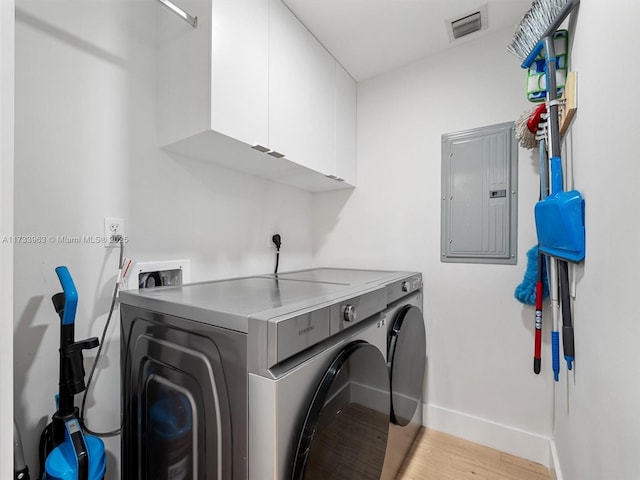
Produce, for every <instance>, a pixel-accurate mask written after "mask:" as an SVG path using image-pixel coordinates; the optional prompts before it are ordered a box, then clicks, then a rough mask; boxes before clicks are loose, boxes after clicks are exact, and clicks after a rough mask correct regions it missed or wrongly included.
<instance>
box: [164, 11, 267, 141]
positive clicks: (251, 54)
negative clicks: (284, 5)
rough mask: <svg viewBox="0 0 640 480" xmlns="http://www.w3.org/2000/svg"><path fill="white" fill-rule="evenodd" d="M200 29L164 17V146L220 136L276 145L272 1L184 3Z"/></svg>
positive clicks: (172, 17)
mask: <svg viewBox="0 0 640 480" xmlns="http://www.w3.org/2000/svg"><path fill="white" fill-rule="evenodd" d="M176 2H177V3H179V5H180V7H181V8H183V9H184V10H186V11H188V12H189V13H191V14H192V15H194V16H197V17H198V27H197V28H193V27H191V26H189V25H188V24H187V23H186V22H183V21H181V20H180V18H178V17H177V16H175V15H174V14H173V13H172V12H170V11H169V10H168V9H165V8H161V9H160V11H159V24H158V35H159V58H158V95H159V106H158V108H159V116H160V122H159V128H158V136H159V140H160V143H161V144H162V145H167V144H171V143H173V142H176V141H178V140H183V139H184V138H187V137H190V136H192V135H195V134H201V133H204V132H208V131H210V130H214V131H216V132H219V133H222V134H224V135H226V136H229V137H232V138H235V139H237V140H240V141H242V142H245V143H247V144H250V145H255V144H263V143H267V142H268V105H269V104H268V81H269V79H268V72H269V70H268V68H269V63H268V62H269V48H268V45H269V2H268V1H264V0H205V1H203V0H176Z"/></svg>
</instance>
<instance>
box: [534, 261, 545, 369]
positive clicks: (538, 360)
mask: <svg viewBox="0 0 640 480" xmlns="http://www.w3.org/2000/svg"><path fill="white" fill-rule="evenodd" d="M542 262H544V256H543V254H542V252H540V251H539V250H538V280H537V282H536V331H535V337H534V348H533V372H534V373H535V374H536V375H537V374H539V373H540V367H541V364H542V355H541V350H542V294H543V293H542Z"/></svg>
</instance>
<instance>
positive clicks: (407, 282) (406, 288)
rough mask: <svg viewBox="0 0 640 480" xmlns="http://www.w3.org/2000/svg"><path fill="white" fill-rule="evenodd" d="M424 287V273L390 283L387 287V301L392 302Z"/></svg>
mask: <svg viewBox="0 0 640 480" xmlns="http://www.w3.org/2000/svg"><path fill="white" fill-rule="evenodd" d="M421 288H422V275H421V274H415V275H411V276H410V277H407V278H404V279H402V280H399V281H397V282H394V283H392V284H390V285H389V286H388V287H387V302H388V303H392V302H395V301H396V300H398V299H400V298H402V297H404V296H406V295H407V294H409V293H412V292H415V291H417V290H420V289H421Z"/></svg>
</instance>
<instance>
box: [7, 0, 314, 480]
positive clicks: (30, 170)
mask: <svg viewBox="0 0 640 480" xmlns="http://www.w3.org/2000/svg"><path fill="white" fill-rule="evenodd" d="M17 3H18V4H17V16H16V49H17V51H16V75H17V82H16V84H17V89H16V172H15V222H16V224H15V230H16V233H18V234H23V235H44V236H45V237H47V236H49V235H54V236H55V235H71V236H74V235H101V234H102V232H103V218H104V217H105V216H116V217H123V218H124V219H125V227H126V231H127V232H128V234H129V238H130V242H129V244H128V245H127V247H126V255H127V256H128V257H130V258H133V259H135V260H140V261H147V260H165V259H178V258H190V259H191V262H192V263H191V265H192V280H194V281H197V280H203V279H208V278H221V277H229V276H240V275H248V274H254V273H265V272H270V271H272V269H273V266H274V260H275V258H274V250H273V246H272V244H271V235H272V234H273V233H275V232H276V231H278V232H279V233H280V234H281V235H282V237H283V247H282V253H281V260H280V268H281V269H282V270H285V269H296V268H305V267H309V266H310V265H311V254H312V237H311V234H312V231H311V222H312V196H311V194H309V193H306V192H302V191H300V190H297V189H293V188H289V187H285V186H281V185H279V184H275V183H271V182H267V181H264V180H260V179H258V178H255V177H249V176H246V175H243V174H238V173H235V172H231V171H228V170H224V169H220V168H217V167H215V166H213V165H211V164H207V163H201V162H197V161H192V160H188V159H180V158H174V157H171V156H169V155H168V154H166V153H165V152H164V151H162V150H160V149H159V148H157V146H156V145H157V143H156V138H155V116H154V115H155V113H154V112H155V110H156V105H155V85H156V75H155V51H156V48H155V44H154V39H155V33H156V32H155V28H156V27H155V26H156V13H157V9H159V8H162V7H161V6H160V5H159V4H158V3H157V2H152V1H144V2H142V1H124V2H120V1H116V2H114V1H91V2H78V1H56V2H48V1H26V0H24V1H23V0H20V1H18V2H17ZM176 21H180V20H179V19H177V18H176ZM57 265H67V266H68V267H69V269H70V271H71V274H72V276H73V278H74V280H75V283H76V286H77V288H78V291H79V295H80V303H79V308H78V315H77V327H76V337H77V338H78V339H82V338H86V337H89V336H99V334H100V332H101V329H102V327H103V325H104V322H105V320H106V313H107V310H108V307H109V302H110V295H111V293H112V290H113V282H114V280H115V274H116V269H117V251H116V250H115V249H114V250H107V249H105V248H104V247H103V246H101V245H91V244H80V245H78V244H62V243H52V242H50V241H49V242H47V243H46V244H44V245H20V246H17V247H16V249H15V278H14V281H15V336H14V339H15V343H14V346H15V355H14V361H15V392H14V398H15V415H16V418H17V419H18V420H19V421H20V422H21V425H23V429H24V432H23V439H24V442H25V448H27V455H28V458H27V460H28V462H29V464H30V466H31V469H32V471H35V469H37V466H38V465H37V461H36V445H37V440H38V436H39V434H40V431H41V429H42V428H43V427H44V425H45V423H46V422H47V421H48V417H50V415H51V414H52V413H53V411H54V404H53V394H54V393H55V392H56V390H57V375H58V371H57V358H58V353H57V348H58V324H59V321H58V320H57V317H56V315H55V313H54V311H53V308H52V306H51V301H50V297H51V295H52V294H53V293H55V292H57V291H59V290H60V287H59V283H58V280H57V278H56V277H55V273H54V268H55V267H56V266H57ZM117 315H118V314H117V312H116V317H115V319H114V323H113V324H112V327H111V330H110V333H109V335H108V339H109V340H108V345H107V346H106V348H107V350H106V355H105V357H104V358H103V359H102V360H101V362H100V367H99V375H98V377H97V384H96V385H95V390H93V392H92V394H91V396H90V408H89V410H88V421H89V426H90V427H91V428H94V429H98V430H105V429H112V428H115V427H117V426H118V424H119V422H120V417H119V410H120V409H119V406H120V388H119V385H120V384H119V327H118V324H119V320H118V316H117ZM87 357H88V358H89V359H91V360H92V359H93V353H89V354H88V355H87ZM79 400H80V399H78V402H79ZM106 444H107V447H108V451H109V458H108V470H109V475H108V478H109V479H116V478H119V467H118V465H117V459H118V458H119V437H116V438H112V439H107V440H106Z"/></svg>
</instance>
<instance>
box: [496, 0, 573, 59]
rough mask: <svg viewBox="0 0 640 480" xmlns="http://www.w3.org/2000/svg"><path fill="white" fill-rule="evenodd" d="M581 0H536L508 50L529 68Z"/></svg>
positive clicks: (517, 28) (523, 18)
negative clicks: (545, 41) (544, 40)
mask: <svg viewBox="0 0 640 480" xmlns="http://www.w3.org/2000/svg"><path fill="white" fill-rule="evenodd" d="M579 3H580V0H535V1H534V2H533V3H532V4H531V8H529V10H528V11H527V13H525V14H524V17H522V20H521V21H520V24H519V25H518V26H517V27H516V33H515V35H514V37H513V40H512V42H511V44H510V45H508V46H507V50H509V51H510V52H511V53H513V54H514V55H515V56H516V57H518V59H520V61H521V62H523V64H522V68H529V67H530V66H531V63H532V62H533V60H534V59H535V58H536V57H537V56H538V54H539V53H540V51H541V50H542V48H543V46H544V42H543V41H542V40H543V39H544V38H545V37H551V36H552V35H553V34H554V32H555V31H556V30H557V29H558V27H560V24H562V22H564V20H565V18H567V16H568V15H569V13H571V11H572V10H573V9H574V8H575V7H576V6H577V5H578V4H579Z"/></svg>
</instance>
